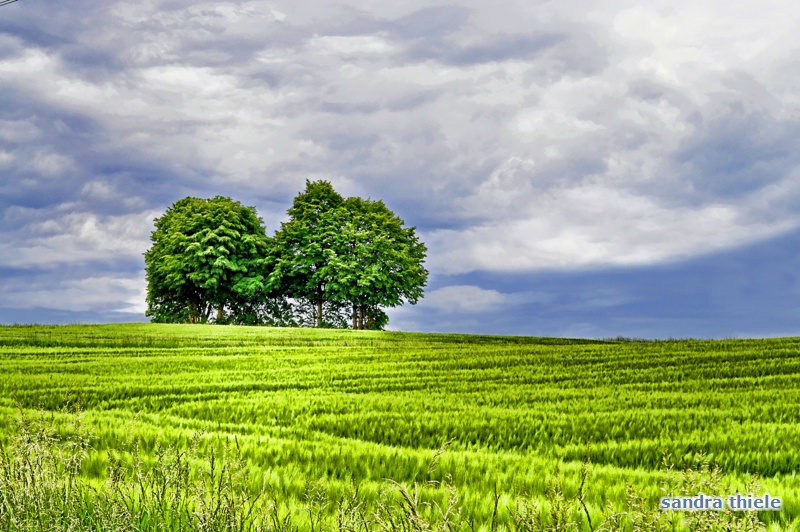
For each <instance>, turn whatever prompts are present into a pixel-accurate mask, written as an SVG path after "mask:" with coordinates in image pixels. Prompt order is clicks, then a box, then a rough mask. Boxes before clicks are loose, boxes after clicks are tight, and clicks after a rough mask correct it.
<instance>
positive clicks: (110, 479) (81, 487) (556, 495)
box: [0, 415, 766, 532]
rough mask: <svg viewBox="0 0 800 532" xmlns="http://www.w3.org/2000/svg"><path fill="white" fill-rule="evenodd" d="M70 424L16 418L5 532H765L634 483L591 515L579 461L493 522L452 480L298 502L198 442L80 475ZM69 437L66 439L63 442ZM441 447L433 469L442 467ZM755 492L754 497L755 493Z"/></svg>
mask: <svg viewBox="0 0 800 532" xmlns="http://www.w3.org/2000/svg"><path fill="white" fill-rule="evenodd" d="M73 424H74V426H73V427H70V428H69V429H70V430H69V431H68V432H66V433H65V431H64V428H65V427H64V426H63V425H59V424H57V423H56V422H55V418H54V417H52V418H50V420H49V421H47V420H44V421H43V420H42V419H41V418H38V419H37V418H28V417H26V416H24V415H22V416H20V417H19V418H18V419H17V420H16V421H15V423H14V425H15V426H14V427H13V429H14V436H13V438H10V439H9V441H8V442H6V443H3V444H0V530H6V531H28V530H30V531H34V530H35V531H45V530H48V531H49V530H52V531H56V530H58V531H62V530H76V531H77V530H93V531H121V530H138V531H150V530H153V531H156V530H157V531H195V530H196V531H270V532H273V531H274V532H295V531H301V530H302V531H309V532H325V531H331V532H333V531H336V532H357V531H363V532H395V531H403V532H455V531H476V530H483V531H487V532H499V531H509V532H539V531H542V532H544V531H556V530H558V531H570V530H574V531H581V530H590V531H595V532H600V531H608V532H611V531H623V530H625V531H627V530H648V531H662V530H663V531H667V530H709V531H710V530H727V531H761V530H766V526H765V525H764V523H762V522H761V521H759V519H758V515H757V514H756V513H754V512H732V511H723V512H696V513H689V514H679V513H674V512H659V511H658V510H656V509H654V508H653V507H652V505H649V504H648V503H647V500H646V498H645V497H642V496H641V495H639V494H637V493H636V491H635V489H634V488H633V487H632V486H631V485H628V486H627V488H626V500H625V503H624V504H623V505H622V506H619V507H617V506H615V505H614V504H609V505H608V507H607V508H605V509H602V510H598V509H593V510H590V509H589V507H588V506H587V502H586V501H587V497H586V495H587V491H589V490H591V489H592V484H591V477H592V472H591V465H590V463H589V461H588V459H585V460H584V461H583V462H582V464H581V470H580V482H579V486H578V490H577V492H576V493H575V494H573V495H568V494H567V493H566V492H565V490H564V486H563V484H562V477H561V474H560V472H559V471H558V470H557V471H556V472H555V475H554V476H553V478H552V480H551V482H550V484H549V486H548V490H547V495H546V497H545V498H544V500H539V499H538V498H537V497H535V496H531V495H530V494H527V493H515V494H514V496H513V497H507V496H503V495H502V494H501V493H499V492H498V490H497V487H496V485H495V487H494V491H493V496H492V511H491V517H490V518H489V519H487V520H484V521H476V520H475V519H474V518H472V517H469V513H468V512H465V511H464V507H463V503H462V501H461V499H460V496H459V490H458V487H457V486H456V485H455V484H454V483H453V480H452V478H451V477H450V476H449V475H448V476H446V477H445V479H444V481H441V482H439V481H427V482H425V483H418V482H414V483H412V484H410V485H409V484H405V483H399V482H396V481H394V480H391V479H386V480H385V481H384V483H383V485H382V486H381V487H380V489H379V490H378V491H377V492H375V493H372V494H371V495H365V494H364V493H363V492H362V491H361V488H362V486H361V485H359V484H358V483H355V482H352V481H351V482H349V483H347V484H346V485H344V486H343V489H338V490H329V489H326V487H325V486H324V485H323V484H320V483H314V482H313V481H307V482H306V484H305V486H304V489H303V492H302V495H301V497H299V498H292V497H290V496H287V495H286V494H285V493H283V492H282V490H281V488H280V487H277V486H274V485H270V484H269V482H268V481H267V480H266V479H265V478H263V477H262V478H258V477H259V475H258V474H257V473H256V474H254V472H253V470H252V469H250V468H249V467H248V465H247V461H246V460H245V459H244V457H243V455H242V452H241V448H240V446H239V445H238V441H237V439H236V438H233V439H232V440H229V441H227V442H226V444H225V445H223V446H221V447H211V448H210V449H209V450H208V452H206V453H203V452H201V446H200V445H199V442H200V441H201V440H202V438H203V437H204V435H202V434H196V435H195V437H194V438H193V439H192V441H191V443H190V445H189V446H188V447H187V448H186V449H183V450H181V449H178V448H176V447H171V446H158V447H157V448H156V449H154V450H153V452H152V453H151V454H149V455H148V456H143V455H142V453H141V451H140V449H139V448H138V447H136V446H134V447H133V448H132V450H131V452H130V453H126V454H119V453H111V454H109V455H108V458H107V462H106V463H107V465H106V467H105V468H104V470H103V471H102V475H101V476H102V478H101V479H98V478H94V479H92V478H91V477H87V476H86V475H84V474H82V470H83V469H84V467H85V465H86V462H87V461H88V460H89V459H90V457H91V454H92V452H93V449H92V447H91V444H90V441H91V437H89V436H87V435H86V434H83V432H82V428H81V427H80V426H78V424H77V423H73ZM65 434H68V436H65ZM444 452H445V447H443V448H442V449H440V450H439V451H438V452H437V453H436V455H434V457H433V459H432V461H431V463H430V464H429V468H428V472H429V473H432V472H433V471H434V470H436V469H437V468H439V466H440V465H439V462H438V460H439V458H440V457H441V455H442V454H443V453H444ZM697 465H698V466H699V467H698V468H689V467H685V468H684V469H683V470H682V472H681V473H680V474H675V475H671V476H670V477H669V478H670V482H671V484H670V485H667V484H665V486H663V487H662V488H663V489H664V490H665V492H666V491H669V493H672V494H696V493H698V492H703V493H706V494H708V495H713V494H719V495H723V494H724V493H726V490H728V489H730V487H729V486H728V485H726V483H725V481H724V477H723V475H722V474H721V472H720V470H719V469H718V468H717V467H712V466H710V465H709V463H708V462H707V461H701V462H699V463H698V464H697ZM748 489H749V490H751V492H752V491H758V489H759V487H758V486H757V485H754V484H750V485H749V486H748Z"/></svg>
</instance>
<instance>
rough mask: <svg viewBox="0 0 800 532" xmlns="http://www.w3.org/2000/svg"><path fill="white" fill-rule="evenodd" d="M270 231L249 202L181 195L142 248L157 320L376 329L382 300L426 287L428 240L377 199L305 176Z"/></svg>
mask: <svg viewBox="0 0 800 532" xmlns="http://www.w3.org/2000/svg"><path fill="white" fill-rule="evenodd" d="M288 214H289V221H288V222H285V223H283V224H281V228H280V230H279V231H277V232H276V233H275V235H274V236H273V237H268V236H267V234H266V229H265V227H264V223H263V221H262V220H261V219H260V218H259V217H258V213H257V212H256V210H255V208H254V207H245V206H244V205H242V204H241V203H239V202H238V201H234V200H232V199H230V198H226V197H223V196H217V197H215V198H212V199H199V198H192V197H188V198H184V199H182V200H179V201H177V202H175V203H174V204H173V205H172V206H171V207H170V208H169V209H168V210H167V212H166V213H164V215H163V216H161V217H160V218H156V220H155V230H154V231H153V233H152V234H151V236H150V239H151V241H152V244H153V245H152V247H151V248H150V249H149V250H148V251H147V252H146V253H145V271H146V273H147V315H148V316H150V317H151V318H152V321H154V322H171V323H176V322H178V323H186V322H188V323H206V322H210V321H213V322H216V323H233V324H241V325H279V326H316V327H339V328H344V327H348V326H350V327H352V328H354V329H382V328H383V327H384V326H385V325H386V323H387V322H388V316H387V315H386V313H385V312H384V310H383V309H384V308H386V307H395V306H398V305H401V304H403V303H404V302H408V303H411V304H415V303H417V301H418V300H419V299H420V298H421V297H422V295H423V289H424V287H425V284H426V282H427V279H428V272H427V270H426V269H425V268H424V267H423V262H424V259H425V254H426V252H427V249H426V247H425V244H424V243H422V242H420V240H419V238H418V237H417V236H416V235H415V228H414V227H404V222H403V220H401V219H400V218H398V217H397V216H396V215H395V214H394V213H393V212H392V211H390V210H389V209H388V208H387V207H386V205H384V204H383V202H382V201H372V200H369V199H366V200H365V199H362V198H358V197H353V198H343V197H342V196H341V195H339V194H338V193H337V192H336V191H335V190H334V189H333V186H331V184H330V183H329V182H327V181H316V182H309V181H306V188H305V190H304V191H303V192H302V193H300V194H298V195H297V197H295V198H294V201H293V203H292V206H291V208H290V209H289V211H288Z"/></svg>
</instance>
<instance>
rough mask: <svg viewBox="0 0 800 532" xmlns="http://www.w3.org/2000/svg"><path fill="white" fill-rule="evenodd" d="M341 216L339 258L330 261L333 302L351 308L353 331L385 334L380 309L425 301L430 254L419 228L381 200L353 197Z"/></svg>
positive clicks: (384, 320)
mask: <svg viewBox="0 0 800 532" xmlns="http://www.w3.org/2000/svg"><path fill="white" fill-rule="evenodd" d="M337 214H338V216H339V218H340V223H339V224H338V226H339V227H340V229H339V231H337V233H336V234H337V235H338V242H337V246H336V250H337V253H336V254H335V255H333V256H331V259H330V264H331V267H332V268H333V270H334V271H335V272H336V277H335V279H334V281H333V282H332V283H331V290H332V291H333V292H334V293H335V295H334V298H335V299H338V300H340V301H346V302H348V303H349V304H350V306H351V308H352V311H353V312H352V317H353V328H354V329H382V328H383V326H384V325H385V323H386V321H388V319H387V317H386V314H385V313H384V312H383V311H382V310H381V307H395V306H398V305H400V304H402V303H403V301H404V300H405V301H407V302H409V303H411V304H416V303H417V301H418V300H419V298H421V297H422V291H423V288H424V287H425V284H426V283H427V280H428V272H427V270H426V269H425V268H424V267H423V266H422V264H423V262H424V260H425V253H426V251H427V250H426V248H425V245H424V244H422V243H421V242H420V241H419V238H417V236H416V235H415V228H413V227H411V228H405V227H403V225H404V224H403V220H401V219H400V218H398V217H397V216H396V215H395V214H394V213H393V212H392V211H390V210H389V209H388V208H387V207H386V205H384V204H383V202H382V201H371V200H364V199H361V198H348V199H347V200H346V201H345V202H344V203H343V204H342V206H341V207H340V209H339V211H338V213H337Z"/></svg>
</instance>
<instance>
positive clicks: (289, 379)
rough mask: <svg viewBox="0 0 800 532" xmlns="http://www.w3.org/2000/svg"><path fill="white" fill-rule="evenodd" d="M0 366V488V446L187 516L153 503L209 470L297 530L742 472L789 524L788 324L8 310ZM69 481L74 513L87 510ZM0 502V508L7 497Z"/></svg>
mask: <svg viewBox="0 0 800 532" xmlns="http://www.w3.org/2000/svg"><path fill="white" fill-rule="evenodd" d="M0 376H2V377H1V378H0V440H1V441H2V442H3V453H2V455H3V456H4V457H5V458H3V459H2V460H0V472H2V471H3V467H2V466H3V464H6V476H5V479H6V480H5V481H3V480H2V478H3V477H2V474H0V492H2V491H3V485H2V482H6V485H5V488H4V489H5V492H6V493H11V492H12V491H13V489H18V490H21V492H24V491H25V490H23V489H22V488H21V486H22V485H21V484H13V482H15V480H14V478H13V475H10V474H9V473H8V467H9V466H8V464H11V465H12V466H15V467H20V468H23V469H24V468H25V467H28V466H26V465H25V463H24V462H25V461H24V460H23V459H22V458H20V457H23V458H24V456H44V457H46V458H47V459H46V460H45V459H42V461H41V464H40V465H39V469H38V471H39V472H40V473H41V474H42V475H43V476H42V479H40V484H43V483H46V482H45V480H47V478H46V477H47V475H50V476H51V477H59V478H68V477H69V478H73V481H71V482H74V483H78V484H80V486H84V485H85V486H90V487H91V488H94V489H95V490H97V493H113V492H114V490H116V491H117V492H119V493H120V494H125V493H127V494H128V495H129V499H130V501H131V503H130V505H128V506H125V505H124V504H123V503H121V502H120V501H117V502H115V503H114V504H121V505H122V506H125V508H128V510H127V511H128V512H129V513H130V514H131V516H130V517H131V518H132V519H134V520H135V522H136V523H137V526H138V527H140V528H147V527H148V526H154V527H155V526H156V524H157V523H158V522H159V521H158V519H160V518H159V517H158V515H157V514H158V511H156V510H154V508H156V507H159V508H160V507H162V506H163V507H164V508H166V509H165V510H163V512H162V513H163V514H164V515H167V514H169V515H171V517H168V518H167V517H163V516H162V517H163V519H171V521H168V522H169V523H173V524H172V525H169V526H174V527H176V528H174V529H176V530H177V529H186V528H189V526H190V524H191V523H193V521H191V519H190V517H185V518H183V517H180V516H178V517H176V516H175V515H174V514H175V513H176V512H178V513H180V512H181V511H184V510H185V511H186V512H187V516H188V515H189V514H191V512H194V514H196V515H200V514H202V511H207V512H211V510H212V509H213V508H214V503H213V500H212V499H209V500H208V501H207V502H203V499H202V497H203V496H210V495H208V493H212V494H213V492H214V490H213V488H214V486H215V485H216V486H217V487H218V491H219V493H218V495H219V498H218V499H216V500H217V502H218V503H220V504H218V511H221V510H219V508H222V507H224V504H222V502H224V501H225V500H229V502H230V506H231V507H232V508H234V509H235V508H236V507H239V508H240V509H242V508H249V506H247V504H255V505H256V506H257V509H256V510H254V513H253V514H252V515H253V516H255V515H261V516H262V517H259V518H257V519H256V520H255V521H253V518H252V517H251V518H249V519H251V521H252V523H251V525H253V526H256V525H259V524H260V525H264V526H265V527H266V528H265V529H270V530H278V529H281V528H280V526H284V525H286V523H285V522H284V521H285V518H286V516H289V519H290V521H291V526H294V527H300V529H308V530H311V529H316V530H319V529H320V528H323V529H324V528H325V527H328V528H336V529H338V530H346V529H348V528H347V527H346V526H344V525H343V524H342V523H344V521H342V519H344V518H343V517H342V516H343V515H345V516H350V517H349V518H352V519H353V523H357V522H359V523H361V524H360V525H359V526H361V527H362V528H363V527H364V526H374V527H378V528H372V529H376V530H377V529H381V528H380V526H383V525H385V526H384V528H383V529H387V530H388V529H392V527H391V526H390V525H388V524H386V523H389V522H391V521H386V520H387V519H389V520H390V519H391V518H392V516H395V517H396V518H397V521H396V525H397V526H396V527H395V528H394V529H408V530H411V529H414V527H415V526H418V527H421V528H419V530H423V529H425V527H428V528H436V527H441V528H442V529H448V528H453V529H456V528H461V529H465V528H466V529H469V527H470V526H473V527H474V528H475V529H476V530H477V529H478V528H481V527H483V528H485V529H486V530H490V529H492V528H494V529H500V528H506V529H514V530H527V529H531V530H535V529H537V527H539V528H542V529H543V528H545V527H547V526H555V525H558V524H559V523H560V521H559V520H563V523H564V526H567V525H566V523H568V522H574V523H579V526H580V527H582V528H583V529H585V530H589V529H599V528H601V523H604V524H603V525H602V526H604V527H607V528H612V529H613V527H614V526H617V525H615V524H614V522H615V520H619V521H620V523H622V524H620V525H619V527H621V528H625V527H628V528H630V527H632V526H634V525H636V520H637V519H638V520H640V521H641V522H643V523H645V522H647V519H651V520H653V519H655V520H656V521H658V520H659V519H660V520H661V521H664V520H665V519H667V517H665V515H666V513H662V514H659V513H658V512H657V510H656V511H654V510H655V509H656V508H657V507H658V503H659V497H661V496H662V495H673V494H674V495H684V494H685V495H696V494H697V493H698V492H700V491H703V492H704V493H706V494H710V493H711V491H713V490H717V491H718V492H719V494H720V495H727V494H728V493H735V492H736V490H748V489H749V490H752V491H755V492H757V493H758V494H760V493H765V492H766V493H769V494H771V495H773V496H777V497H781V498H782V499H783V510H782V511H781V512H761V513H759V514H758V517H759V518H760V520H761V521H760V522H762V523H767V524H770V526H771V528H776V529H778V528H780V529H788V528H790V526H791V524H792V523H794V524H795V526H797V527H798V528H800V478H798V476H797V472H798V471H799V470H800V339H797V338H788V339H768V340H722V341H708V340H703V341H695V340H676V341H656V342H645V341H625V340H617V341H592V340H569V339H549V338H525V337H492V336H470V335H444V334H415V333H395V332H362V331H339V330H308V329H273V328H244V327H218V326H197V325H193V326H188V325H187V326H185V325H155V324H126V325H98V326H95V325H75V326H65V327H46V326H13V327H0ZM448 442H449V443H448ZM75 457H77V458H75ZM212 458H213V465H212ZM70 460H72V461H70ZM15 464H16V465H15ZM713 464H718V467H719V469H718V470H717V469H715V468H714V465H713ZM34 465H35V464H34ZM48 468H49V469H48ZM70 468H72V469H70ZM213 468H216V469H213ZM34 469H35V468H33V469H32V470H34ZM184 470H185V471H186V473H185V476H184V477H181V476H180V475H182V474H183V473H181V472H182V471H184ZM20 471H22V469H20ZM70 471H72V473H70ZM31 474H33V473H31ZM70 475H72V476H70ZM137 475H138V477H137ZM159 475H160V476H159ZM170 475H172V476H170ZM204 475H205V476H204ZM225 475H228V476H227V477H226V476H225ZM754 475H757V476H758V477H759V478H758V485H757V486H752V485H750V486H748V484H749V483H752V482H753V476H754ZM137 478H138V479H139V481H138V482H139V484H140V487H138V488H137V487H136V482H137ZM141 479H145V481H142V480H141ZM159 479H160V480H159ZM176 479H177V480H176ZM180 479H183V480H180ZM224 479H227V480H225V486H226V487H225V489H226V490H229V492H226V493H229V495H228V499H225V497H223V496H222V494H223V490H222V485H223V480H224ZM179 480H180V481H181V482H184V484H180V483H177V484H170V482H173V481H174V482H178V481H179ZM146 482H151V483H152V485H153V487H152V490H155V491H152V490H151V491H152V493H151V492H148V491H147V489H145V488H146V487H147V486H145V484H146ZM159 482H160V483H161V484H159ZM214 482H217V484H214ZM582 483H583V487H581V484H582ZM415 484H416V488H417V491H416V494H415ZM76 485H77V484H76ZM161 485H163V486H164V487H163V491H164V493H167V492H170V493H172V492H179V491H180V489H185V490H186V498H185V500H183V502H174V504H175V505H177V506H170V505H169V504H167V499H168V498H167V497H166V495H163V494H162V499H161V502H160V503H159V504H160V506H159V505H158V504H157V505H155V506H153V507H152V508H150V507H147V508H149V510H147V511H146V512H144V511H143V510H142V509H143V508H145V507H146V506H147V500H148V496H150V497H151V498H153V497H156V495H153V493H155V494H158V493H159V491H158V486H161ZM15 486H16V487H15ZM181 486H183V488H182V487H181ZM62 488H63V486H61V485H60V484H59V485H56V484H54V485H53V486H50V487H49V488H47V489H50V490H51V491H53V490H56V491H57V490H59V489H62ZM190 488H191V489H190ZM42 489H44V488H42ZM64 489H67V488H64ZM70 489H71V488H70ZM74 489H75V490H76V492H80V493H83V492H81V489H83V488H81V489H78V488H74ZM86 489H88V490H89V491H87V492H86V493H84V494H82V495H80V497H82V498H81V499H80V500H86V501H88V502H86V507H87V508H90V509H89V510H86V509H84V510H82V511H84V513H86V512H88V513H91V512H92V511H95V512H100V510H97V508H100V507H101V506H102V505H101V504H100V503H98V502H97V501H94V502H92V501H90V500H89V499H91V497H94V496H95V495H91V493H90V491H91V489H90V488H86ZM237 489H238V490H240V491H239V492H237V493H239V495H236V496H237V497H240V498H239V499H236V498H235V497H234V495H233V494H234V492H235V490H237ZM126 490H127V491H126ZM137 490H138V491H137ZM192 490H194V491H192ZM679 491H683V492H685V493H678V492H679ZM745 492H746V491H745ZM48 493H49V492H48ZM148 493H150V495H147V494H148ZM192 493H193V494H194V495H192ZM204 494H205V495H204ZM51 495H52V494H51ZM190 495H191V496H190ZM415 496H416V497H417V499H415ZM176 497H177V496H176ZM192 497H194V498H192ZM173 499H174V500H175V501H177V499H176V498H175V497H173V498H172V499H169V500H173ZM251 499H252V500H254V501H258V502H257V503H248V502H247V501H248V500H251ZM64 500H66V499H64ZM109 500H110V499H109ZM120 500H121V501H123V502H124V500H125V499H124V497H123V498H122V499H120ZM154 500H155V499H154ZM231 501H238V502H236V504H233V502H231ZM347 501H350V503H348V502H347ZM12 502H13V501H12ZM112 502H113V501H112ZM90 503H91V504H90ZM426 503H427V504H426ZM434 503H435V504H434ZM20 504H21V503H20ZM30 504H33V503H30ZM70 504H73V505H74V504H78V505H80V504H83V503H74V501H73V502H71V503H70ZM108 504H111V503H110V502H109V503H108ZM170 504H172V503H170ZM180 504H183V505H184V506H185V508H184V507H183V506H180ZM204 504H207V507H204V506H203V505H204ZM348 504H350V506H348ZM92 505H93V506H92ZM315 505H316V506H315ZM414 505H416V507H415V508H412V506H414ZM437 505H438V506H439V507H441V512H439V511H438V510H437V509H436V508H437ZM609 505H611V509H609ZM122 506H120V508H122ZM448 506H451V507H452V512H456V513H454V514H448V515H451V517H446V515H445V514H446V508H447V507H448ZM5 508H6V510H5V512H6V513H5V519H6V521H7V522H11V521H9V519H11V517H13V515H12V514H13V513H14V512H17V513H19V512H22V514H24V506H19V505H18V506H16V507H14V506H13V505H11V503H8V502H6V506H5ZM14 508H17V509H14ZM19 508H22V510H21V509H19ZM91 508H95V510H91ZM109 508H111V507H110V506H109ZM181 508H184V510H181ZM203 508H205V510H203ZM348 508H350V510H353V508H355V510H353V512H354V513H353V512H351V513H349V514H348V513H346V511H347V509H348ZM359 508H360V509H359ZM636 508H638V510H636V511H634V510H635V509H636ZM459 509H460V511H458V512H457V510H459ZM12 510H13V511H12ZM56 510H57V509H56ZM56 510H53V512H55V514H54V515H56V514H57V511H56ZM107 510H108V511H111V510H110V509H107ZM262 510H263V512H262V513H261V514H259V513H258V512H260V511H262ZM412 510H413V511H412ZM120 511H121V512H123V513H124V510H120ZM159 511H161V510H159ZM359 511H361V512H362V514H361V516H362V517H361V521H358V515H359V514H358V512H359ZM637 511H638V512H639V513H636V512H637ZM137 512H138V513H137ZM170 512H172V513H171V514H170ZM198 512H199V513H198ZM269 512H272V513H269ZM382 512H383V513H382ZM392 512H394V513H392ZM414 512H417V513H418V514H419V515H418V518H415V517H414ZM437 512H438V513H437ZM559 512H562V513H563V515H560V514H559ZM622 512H627V513H628V515H627V517H626V516H623V515H622ZM62 513H63V509H62ZM22 514H20V515H22ZM194 514H193V515H194ZM81 515H82V514H81ZM98 515H99V514H98ZM209 515H211V514H210V513H209ZM381 515H383V517H380V516H381ZM452 515H455V516H456V517H452ZM708 515H709V514H707V513H705V512H697V513H693V514H680V515H679V516H677V517H670V519H676V518H677V519H678V522H683V524H684V525H686V526H689V527H690V528H692V527H694V528H698V527H700V526H702V523H700V524H697V523H694V525H693V522H694V521H692V520H693V519H694V520H695V521H697V520H698V519H700V520H701V521H702V519H706V518H707V516H708ZM10 516H11V517H10ZM315 516H316V517H315ZM337 516H338V517H337ZM587 516H588V518H587ZM687 516H688V521H687ZM713 517H714V518H717V517H718V516H713ZM752 517H755V514H748V515H744V514H735V515H730V516H728V517H725V519H731V520H734V521H736V522H739V521H741V522H744V521H746V520H747V519H750V518H752ZM95 518H96V516H95ZM3 519H4V517H3V514H2V513H0V525H2V524H3ZM18 519H19V520H18V523H23V522H26V521H25V520H24V516H23V517H19V516H18ZM54 519H55V518H54ZM76 519H77V518H76ZM87 519H88V518H87ZM93 519H94V518H93ZM98 519H99V518H98ZM120 519H122V518H121V517H120ZM163 519H162V521H163ZM176 519H177V520H176ZM181 519H184V521H181ZM198 519H199V518H198ZM209 519H210V518H209ZM315 519H317V521H316V522H315ZM337 519H338V521H337ZM381 519H383V521H381ZM415 519H416V520H415ZM448 519H451V520H452V522H451V523H450V524H449V526H448ZM282 520H284V521H282ZM590 521H591V524H590ZM98 522H99V521H98ZM165 522H167V521H163V522H162V525H159V526H161V528H162V529H163V528H165V527H167V526H166V525H163V523H165ZM248 522H250V521H248ZM347 522H349V521H347ZM653 522H655V521H653ZM659 522H660V521H659ZM253 523H255V524H253ZM270 523H272V524H270ZM276 523H277V524H276ZM281 523H283V524H281ZM337 523H338V525H337ZM370 523H371V525H370ZM380 523H383V525H380ZM626 523H627V524H626ZM751 524H752V523H751ZM260 525H259V526H260ZM267 525H269V526H271V527H272V528H269V527H268V526H267ZM379 525H380V526H379ZM756 525H757V524H756ZM20 526H21V525H20ZM192 526H194V525H192ZM348 526H349V525H348ZM637 526H638V525H637ZM642 526H644V527H645V528H644V529H647V525H642ZM651 526H653V527H655V526H656V525H651ZM737 526H739V525H737ZM742 526H744V525H742ZM748 526H749V525H748ZM754 526H755V525H754ZM198 527H199V525H198ZM525 527H528V528H525ZM167 528H168V527H167ZM206 528H207V529H213V527H206ZM0 529H6V528H4V527H2V526H0ZM11 529H14V528H13V527H11ZM219 529H222V528H219ZM285 529H286V530H290V529H291V527H290V528H285ZM352 529H353V530H356V529H358V527H357V526H356V525H355V524H353V526H352ZM562 529H568V528H562ZM737 529H738V528H737ZM742 529H744V528H742ZM281 530H283V529H281Z"/></svg>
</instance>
